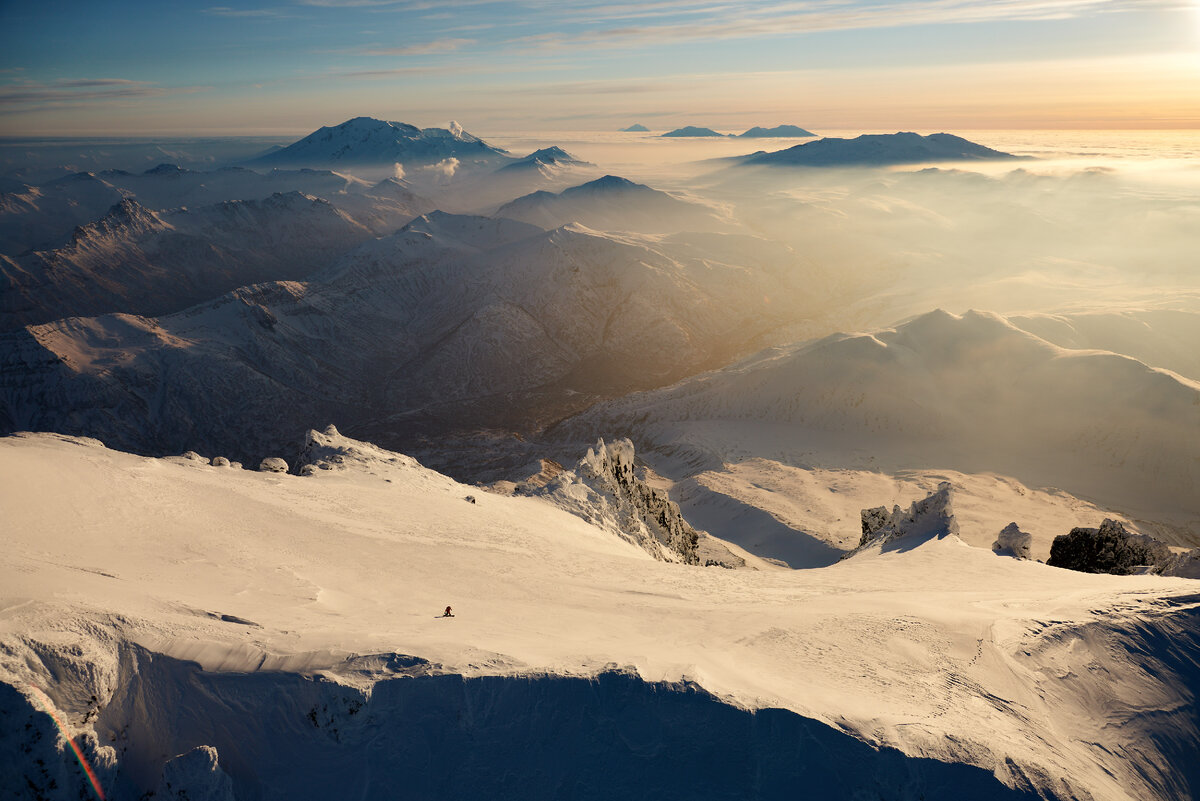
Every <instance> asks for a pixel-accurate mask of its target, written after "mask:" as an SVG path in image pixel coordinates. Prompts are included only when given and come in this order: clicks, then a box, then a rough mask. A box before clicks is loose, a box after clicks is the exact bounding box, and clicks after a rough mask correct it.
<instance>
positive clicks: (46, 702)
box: [28, 684, 105, 801]
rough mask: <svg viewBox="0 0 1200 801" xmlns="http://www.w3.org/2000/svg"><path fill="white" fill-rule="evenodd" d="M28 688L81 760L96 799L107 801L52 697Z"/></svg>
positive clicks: (80, 764) (80, 765) (38, 689)
mask: <svg viewBox="0 0 1200 801" xmlns="http://www.w3.org/2000/svg"><path fill="white" fill-rule="evenodd" d="M28 687H29V689H30V690H32V691H33V697H34V698H36V699H37V701H38V703H39V704H41V706H42V709H43V711H45V713H46V714H47V715H49V716H50V719H51V720H53V721H54V725H55V726H57V727H58V731H59V733H61V734H62V736H63V739H64V740H66V741H67V745H69V746H70V747H71V751H72V752H73V753H74V754H75V758H76V759H77V760H79V767H80V768H82V769H83V772H84V774H85V775H86V776H87V778H88V781H89V782H91V784H92V789H93V790H95V791H96V797H97V798H99V799H100V801H105V799H104V791H103V790H102V789H100V780H99V779H97V778H96V772H95V771H94V770H92V766H91V765H90V764H88V761H87V758H86V757H84V755H83V751H81V750H79V746H78V745H77V744H76V743H75V741H74V740H73V739H71V736H70V735H69V734H68V733H67V727H66V725H65V724H64V723H63V722H62V720H60V719H59V717H58V715H57V714H55V712H54V704H53V703H52V702H51V701H50V697H49V696H47V695H46V694H45V693H44V692H42V690H41V689H40V688H38V687H35V686H34V685H32V684H30V685H28Z"/></svg>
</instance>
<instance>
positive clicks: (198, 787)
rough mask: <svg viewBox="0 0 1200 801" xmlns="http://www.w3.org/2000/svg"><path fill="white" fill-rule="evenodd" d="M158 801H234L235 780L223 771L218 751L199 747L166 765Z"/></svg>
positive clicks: (205, 746) (158, 791)
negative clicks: (160, 799)
mask: <svg viewBox="0 0 1200 801" xmlns="http://www.w3.org/2000/svg"><path fill="white" fill-rule="evenodd" d="M153 795H154V797H155V798H163V799H168V801H234V798H235V796H234V794H233V780H232V779H230V778H229V775H228V774H227V773H225V771H223V770H222V769H221V765H220V764H219V762H218V761H217V749H215V748H213V747H212V746H210V745H198V746H196V747H195V748H193V749H192V750H191V751H187V752H185V753H182V754H180V755H179V756H177V757H174V758H173V759H170V760H168V761H167V763H166V764H165V765H163V773H162V779H161V780H160V781H159V784H158V789H157V790H155V792H154V794H153Z"/></svg>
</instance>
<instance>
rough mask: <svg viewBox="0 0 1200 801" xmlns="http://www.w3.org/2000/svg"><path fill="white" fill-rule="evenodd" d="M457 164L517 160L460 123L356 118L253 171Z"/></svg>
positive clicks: (269, 157)
mask: <svg viewBox="0 0 1200 801" xmlns="http://www.w3.org/2000/svg"><path fill="white" fill-rule="evenodd" d="M446 159H457V160H458V161H459V162H461V163H465V164H469V165H499V164H504V163H507V162H509V161H511V160H512V156H510V155H509V154H508V153H507V152H506V151H504V150H501V149H499V148H496V147H492V146H491V145H489V144H488V143H486V142H484V141H483V140H482V139H480V138H479V137H477V136H473V135H471V134H469V133H467V132H466V131H464V130H463V128H462V126H460V125H458V124H457V123H451V124H450V127H448V128H418V127H416V126H415V125H409V124H407V123H403V122H387V121H384V120H377V119H374V118H372V117H355V118H354V119H351V120H346V121H345V122H343V123H341V124H340V125H331V126H326V127H324V128H320V129H318V130H316V131H313V132H312V133H311V134H309V135H308V136H306V137H304V138H303V139H300V140H299V141H296V142H293V143H292V144H290V145H288V146H287V147H284V148H281V149H279V150H276V151H273V152H271V153H267V154H266V155H263V156H260V157H259V158H257V159H254V160H253V161H251V162H248V163H249V164H250V165H252V166H268V167H274V166H281V165H286V166H306V167H329V166H335V165H347V166H383V167H387V166H391V165H392V164H394V163H397V162H398V163H400V164H404V165H427V164H436V163H438V162H440V161H443V160H446Z"/></svg>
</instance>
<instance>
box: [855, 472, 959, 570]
mask: <svg viewBox="0 0 1200 801" xmlns="http://www.w3.org/2000/svg"><path fill="white" fill-rule="evenodd" d="M952 492H953V487H952V486H951V484H950V482H949V481H943V482H942V483H941V484H938V488H937V491H936V492H934V493H933V494H932V495H930V496H928V497H926V498H923V499H922V500H919V501H913V503H912V505H911V506H909V507H908V509H907V510H905V509H901V508H900V507H899V506H893V507H892V511H891V513H889V512H888V511H887V509H886V508H885V507H883V506H877V507H874V508H872V509H863V510H862V537H861V538H860V539H859V541H858V547H857V548H855V549H854V550H852V551H850V552H849V553H847V554H846V555H845V556H843V557H842V558H843V559H846V558H848V557H851V556H854V555H855V554H857V553H861V552H862V551H864V550H867V549H880V550H888V549H889V548H888V546H890V545H893V544H895V543H897V542H898V541H899V540H904V541H906V542H909V543H911V544H913V545H918V544H920V543H921V542H924V541H926V540H930V539H935V538H936V539H942V538H944V537H950V536H957V535H958V521H957V520H955V519H954V509H953V506H952V505H951V494H952Z"/></svg>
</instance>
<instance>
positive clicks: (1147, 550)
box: [1046, 519, 1171, 576]
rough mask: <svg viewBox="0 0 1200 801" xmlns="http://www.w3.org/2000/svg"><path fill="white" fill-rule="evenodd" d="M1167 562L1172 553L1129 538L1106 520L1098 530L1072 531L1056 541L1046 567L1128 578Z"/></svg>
mask: <svg viewBox="0 0 1200 801" xmlns="http://www.w3.org/2000/svg"><path fill="white" fill-rule="evenodd" d="M1170 558H1171V550H1170V549H1169V548H1168V547H1167V546H1166V545H1164V544H1163V543H1161V542H1159V541H1158V540H1155V539H1153V538H1151V537H1147V536H1145V535H1142V534H1132V533H1130V532H1129V531H1128V530H1126V528H1125V526H1124V525H1123V524H1122V523H1120V522H1119V521H1116V520H1111V519H1106V520H1104V522H1102V523H1101V524H1100V527H1099V528H1084V527H1078V528H1073V529H1071V532H1070V533H1069V534H1062V535H1059V536H1057V537H1055V538H1054V544H1053V545H1051V546H1050V558H1049V559H1048V560H1047V561H1046V564H1048V565H1050V566H1051V567H1065V568H1067V569H1068V570H1079V571H1082V572H1084V573H1112V574H1114V575H1120V576H1127V575H1130V574H1131V573H1135V572H1138V571H1137V570H1136V568H1138V567H1143V566H1145V565H1158V564H1162V563H1164V562H1166V561H1167V560H1168V559H1170Z"/></svg>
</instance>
